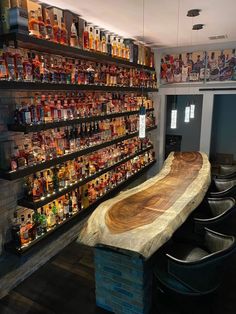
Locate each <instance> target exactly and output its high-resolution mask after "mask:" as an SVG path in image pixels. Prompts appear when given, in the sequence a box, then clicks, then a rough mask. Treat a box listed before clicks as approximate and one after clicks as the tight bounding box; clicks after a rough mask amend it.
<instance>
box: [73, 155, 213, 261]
mask: <svg viewBox="0 0 236 314" xmlns="http://www.w3.org/2000/svg"><path fill="white" fill-rule="evenodd" d="M210 180H211V179H210V163H209V161H208V158H207V156H206V154H205V153H201V152H175V153H170V155H169V156H168V158H167V159H166V161H165V163H164V166H163V168H162V170H161V171H160V172H159V173H158V174H157V175H156V176H155V177H152V178H151V179H149V180H147V181H146V182H144V183H143V184H141V185H139V186H137V187H135V188H133V189H130V190H128V191H125V192H121V193H120V194H119V195H118V196H116V197H114V198H112V199H109V200H108V201H106V202H104V203H102V204H101V205H99V206H98V207H97V209H96V210H95V211H94V212H93V214H92V215H91V216H90V217H89V219H88V221H87V222H86V224H85V225H84V227H83V229H82V231H81V233H80V235H79V238H78V241H79V242H82V243H84V244H87V245H89V246H106V247H107V246H108V247H111V248H113V249H118V250H120V249H122V250H126V251H127V250H128V251H130V253H138V254H140V255H142V256H143V257H144V258H149V257H150V256H151V255H152V254H153V253H154V252H155V251H156V250H157V249H158V248H160V247H161V246H162V245H163V244H164V243H165V242H166V241H168V240H169V239H170V238H171V236H172V234H173V233H174V231H175V230H176V229H177V228H178V227H179V226H181V225H182V224H183V222H184V221H185V220H186V219H187V217H188V216H189V214H190V213H191V212H192V211H193V210H194V209H195V208H196V207H197V206H198V205H199V204H200V203H201V201H202V200H203V198H204V195H205V194H206V191H207V189H208V187H209V185H210Z"/></svg>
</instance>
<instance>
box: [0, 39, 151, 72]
mask: <svg viewBox="0 0 236 314" xmlns="http://www.w3.org/2000/svg"><path fill="white" fill-rule="evenodd" d="M0 40H1V41H3V42H6V43H7V42H9V41H14V42H15V44H17V46H19V47H21V48H27V49H33V50H37V51H40V52H41V51H42V52H47V53H53V54H56V55H62V56H67V57H71V58H82V59H87V60H91V61H97V62H98V61H101V62H107V63H116V64H120V65H123V66H126V67H127V66H128V67H135V68H137V69H140V70H141V69H143V70H147V71H155V68H154V67H149V66H146V65H141V64H138V63H134V62H130V61H128V60H124V59H121V58H116V57H111V56H108V55H106V54H103V53H99V52H93V51H87V50H83V49H78V48H74V47H70V46H66V45H61V44H57V43H54V42H51V41H47V40H43V39H38V38H35V37H32V36H29V35H27V34H19V33H9V34H5V35H2V36H0Z"/></svg>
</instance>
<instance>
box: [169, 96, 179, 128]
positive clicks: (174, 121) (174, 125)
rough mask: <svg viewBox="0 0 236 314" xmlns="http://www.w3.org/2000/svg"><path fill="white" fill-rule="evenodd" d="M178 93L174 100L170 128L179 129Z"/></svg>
mask: <svg viewBox="0 0 236 314" xmlns="http://www.w3.org/2000/svg"><path fill="white" fill-rule="evenodd" d="M177 114H178V112H177V95H175V96H174V101H173V103H172V109H171V117H170V128H171V129H177Z"/></svg>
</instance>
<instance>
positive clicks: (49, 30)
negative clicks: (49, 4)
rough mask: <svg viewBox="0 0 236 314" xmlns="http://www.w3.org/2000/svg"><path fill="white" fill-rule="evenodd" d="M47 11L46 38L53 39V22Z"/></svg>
mask: <svg viewBox="0 0 236 314" xmlns="http://www.w3.org/2000/svg"><path fill="white" fill-rule="evenodd" d="M45 12H46V21H45V28H46V39H47V40H50V41H53V39H54V35H53V28H52V24H51V21H50V18H49V14H48V10H45Z"/></svg>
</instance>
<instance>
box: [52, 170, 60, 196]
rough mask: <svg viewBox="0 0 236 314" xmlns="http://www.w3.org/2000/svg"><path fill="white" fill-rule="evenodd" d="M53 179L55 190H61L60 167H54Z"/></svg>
mask: <svg viewBox="0 0 236 314" xmlns="http://www.w3.org/2000/svg"><path fill="white" fill-rule="evenodd" d="M52 181H53V189H54V191H55V192H58V191H59V179H58V168H54V169H53V176H52Z"/></svg>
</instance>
